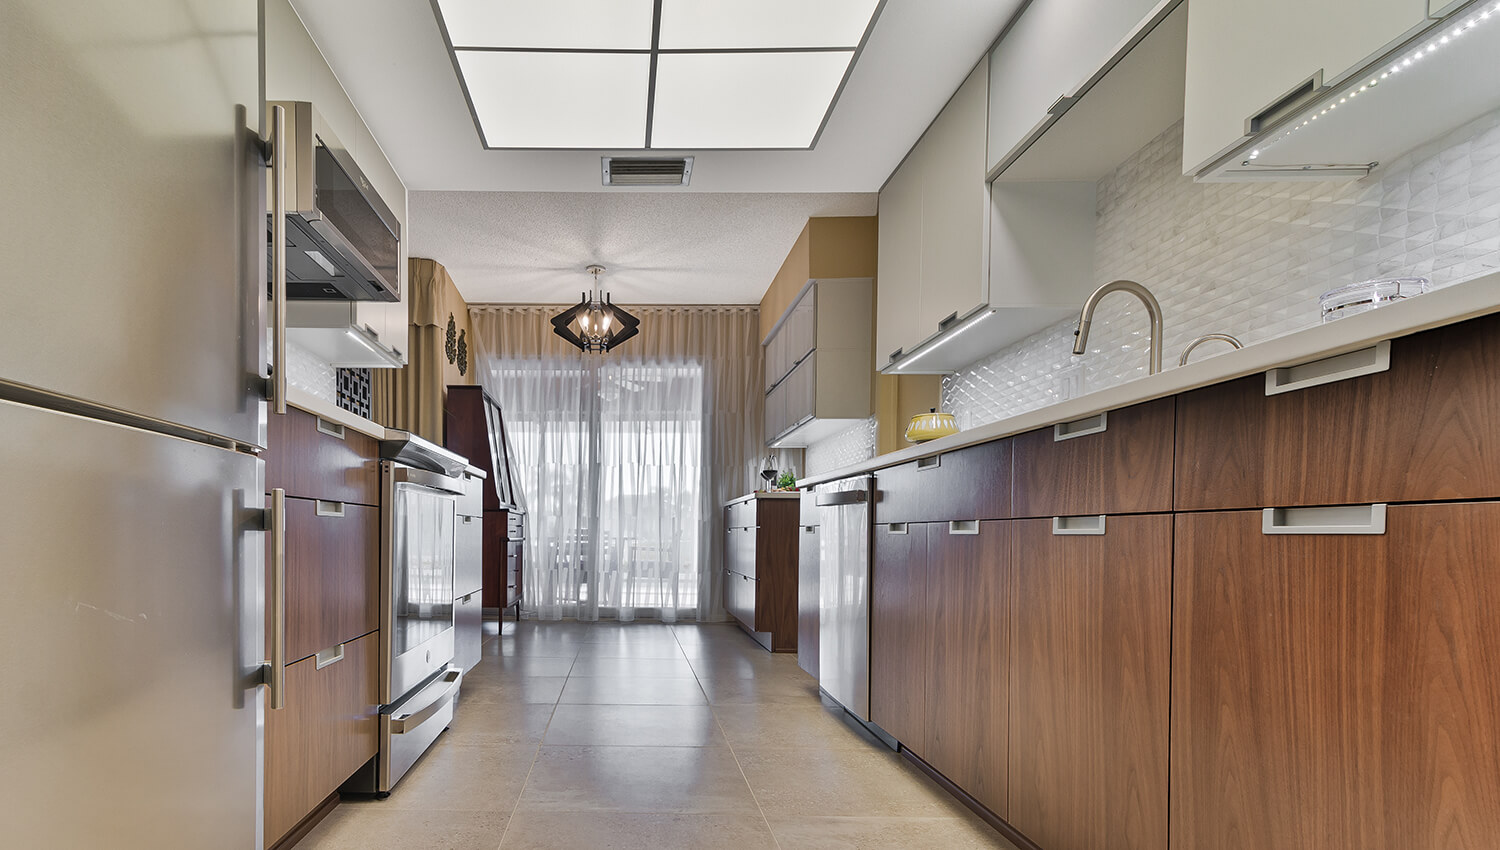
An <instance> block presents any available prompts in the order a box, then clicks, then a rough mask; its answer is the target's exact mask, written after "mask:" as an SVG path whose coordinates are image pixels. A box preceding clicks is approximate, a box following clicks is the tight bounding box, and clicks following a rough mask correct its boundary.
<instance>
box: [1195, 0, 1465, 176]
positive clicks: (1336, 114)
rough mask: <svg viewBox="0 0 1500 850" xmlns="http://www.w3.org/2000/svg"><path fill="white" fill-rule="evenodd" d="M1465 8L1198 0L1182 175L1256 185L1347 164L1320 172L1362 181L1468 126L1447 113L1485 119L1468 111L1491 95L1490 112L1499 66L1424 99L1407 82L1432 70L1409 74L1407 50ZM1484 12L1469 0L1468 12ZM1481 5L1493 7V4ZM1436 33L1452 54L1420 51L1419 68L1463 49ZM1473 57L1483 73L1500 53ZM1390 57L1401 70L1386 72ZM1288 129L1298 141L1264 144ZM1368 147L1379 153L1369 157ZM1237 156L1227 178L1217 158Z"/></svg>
mask: <svg viewBox="0 0 1500 850" xmlns="http://www.w3.org/2000/svg"><path fill="white" fill-rule="evenodd" d="M1429 6H1430V7H1431V8H1429ZM1457 8H1458V4H1454V3H1451V2H1443V0H1362V2H1358V3H1352V2H1349V0H1314V2H1307V0H1264V2H1260V3H1243V2H1232V0H1192V13H1191V15H1190V17H1189V23H1188V49H1187V90H1186V98H1185V104H1186V116H1185V120H1184V124H1183V148H1182V166H1183V172H1184V173H1186V174H1192V175H1200V176H1203V175H1205V174H1206V173H1207V172H1213V173H1212V174H1211V175H1209V176H1211V177H1213V178H1215V179H1243V178H1244V177H1246V176H1250V175H1251V173H1253V172H1261V173H1260V174H1259V175H1258V176H1259V177H1260V179H1287V178H1288V177H1289V176H1295V174H1291V175H1288V174H1276V173H1275V169H1276V168H1278V167H1282V168H1286V169H1288V170H1307V171H1319V172H1322V171H1325V170H1326V167H1327V166H1340V167H1341V169H1340V170H1339V171H1336V172H1334V173H1320V174H1317V175H1314V176H1315V177H1321V178H1322V179H1328V178H1329V177H1338V176H1346V177H1357V176H1362V175H1363V173H1364V172H1367V171H1368V170H1369V168H1370V167H1373V166H1372V164H1374V163H1377V162H1378V161H1380V160H1381V159H1382V158H1384V159H1390V158H1394V156H1396V155H1399V154H1400V153H1404V152H1405V151H1406V150H1409V149H1410V148H1411V147H1413V146H1415V145H1416V144H1419V143H1421V142H1423V141H1426V140H1428V139H1430V138H1433V137H1435V136H1437V135H1439V134H1440V133H1441V132H1442V131H1443V130H1444V129H1446V128H1449V127H1453V126H1457V124H1458V123H1461V120H1459V119H1458V118H1453V119H1447V118H1443V117H1441V114H1442V113H1447V112H1453V111H1455V110H1458V111H1464V112H1465V113H1466V114H1467V115H1468V117H1472V116H1474V115H1477V114H1480V113H1479V111H1476V110H1473V109H1468V108H1467V107H1468V103H1467V102H1468V101H1471V100H1472V99H1473V98H1474V97H1475V95H1476V94H1480V93H1485V90H1488V92H1487V95H1488V96H1487V97H1486V98H1485V102H1486V103H1488V104H1489V108H1494V106H1495V103H1494V101H1495V98H1494V94H1495V90H1494V87H1493V86H1488V85H1485V84H1484V83H1483V82H1482V81H1483V80H1484V79H1485V77H1486V76H1488V75H1490V73H1492V70H1493V65H1492V64H1490V65H1489V67H1490V68H1491V72H1489V73H1487V72H1484V71H1479V72H1478V74H1477V79H1476V77H1475V76H1471V75H1469V74H1468V71H1465V72H1464V73H1463V74H1461V75H1460V76H1459V77H1458V82H1459V85H1457V86H1455V87H1452V88H1448V87H1436V86H1429V87H1426V88H1425V92H1426V93H1425V94H1421V95H1410V94H1405V90H1406V89H1409V88H1411V83H1410V82H1408V81H1407V80H1406V79H1402V77H1403V76H1404V75H1406V76H1414V75H1416V74H1419V73H1426V71H1424V70H1423V69H1421V68H1413V67H1412V63H1408V62H1406V59H1407V58H1411V57H1409V56H1403V55H1402V53H1401V52H1402V51H1403V50H1405V49H1408V48H1411V49H1421V48H1425V47H1426V41H1424V40H1421V39H1418V40H1417V43H1409V42H1410V41H1411V40H1412V39H1414V38H1415V37H1417V36H1421V35H1423V29H1424V28H1425V27H1428V26H1431V25H1433V24H1435V21H1433V20H1430V19H1429V15H1443V14H1448V13H1450V12H1452V11H1453V10H1454V9H1457ZM1480 8H1481V6H1480V5H1476V4H1470V7H1469V9H1467V10H1465V12H1466V13H1467V12H1469V11H1480ZM1482 8H1485V9H1492V8H1493V2H1491V3H1489V4H1488V5H1483V6H1482ZM1490 28H1491V27H1488V26H1484V27H1480V29H1490ZM1431 37H1432V40H1433V42H1434V44H1433V46H1434V49H1436V47H1438V46H1440V45H1441V46H1443V48H1444V55H1438V56H1434V57H1428V56H1425V55H1424V57H1422V58H1421V59H1420V63H1419V64H1423V66H1424V68H1425V67H1427V66H1447V67H1449V68H1452V67H1453V65H1454V63H1453V61H1452V60H1451V59H1450V58H1448V56H1447V55H1446V54H1447V53H1448V52H1449V51H1450V50H1452V51H1458V50H1461V49H1463V48H1462V47H1461V45H1462V44H1464V43H1467V42H1465V41H1464V40H1463V39H1452V41H1453V48H1451V49H1450V48H1448V47H1447V45H1448V44H1449V41H1450V35H1449V34H1448V33H1447V32H1446V28H1442V29H1439V30H1438V31H1435V32H1433V33H1432V34H1431ZM1474 40H1477V38H1476V39H1469V41H1474ZM1470 46H1471V47H1472V46H1473V45H1470ZM1423 53H1424V54H1426V53H1427V51H1426V50H1425V49H1423ZM1474 55H1475V58H1476V60H1477V61H1478V62H1479V64H1478V65H1476V66H1474V67H1475V69H1478V68H1482V67H1484V66H1485V65H1486V64H1489V63H1493V61H1494V52H1493V48H1491V49H1489V50H1485V51H1481V52H1479V53H1475V54H1474ZM1392 58H1394V59H1395V60H1396V66H1397V68H1398V70H1397V72H1396V73H1395V74H1394V75H1391V74H1385V73H1384V72H1385V71H1389V70H1390V68H1389V67H1387V65H1386V63H1387V62H1389V61H1391V59H1392ZM1377 62H1379V63H1381V64H1379V65H1376V64H1375V63H1377ZM1408 71H1411V72H1412V74H1410V75H1408V74H1407V72H1408ZM1476 90H1478V91H1476ZM1351 93H1352V94H1351ZM1325 107H1326V110H1325ZM1315 117H1316V118H1317V119H1319V121H1320V123H1319V125H1317V126H1314V125H1313V121H1314V118H1315ZM1351 119H1352V123H1351ZM1330 124H1332V125H1333V126H1330ZM1303 127H1307V128H1309V129H1308V130H1305V131H1304V130H1302V128H1303ZM1292 128H1296V129H1297V130H1298V132H1297V134H1296V135H1297V136H1298V137H1299V138H1298V139H1297V140H1296V141H1297V144H1295V145H1294V144H1291V143H1287V144H1283V143H1281V142H1279V141H1275V142H1274V144H1273V145H1269V146H1268V145H1266V144H1265V143H1266V142H1273V140H1276V137H1277V136H1280V135H1282V133H1283V131H1284V130H1286V129H1292ZM1372 141H1373V142H1374V143H1375V144H1376V145H1377V147H1376V148H1375V149H1368V148H1367V147H1366V145H1367V144H1368V143H1369V142H1372ZM1299 147H1300V150H1299ZM1273 148H1274V150H1273ZM1262 150H1263V151H1264V155H1262ZM1231 154H1232V155H1233V157H1232V162H1231V163H1230V164H1231V165H1232V166H1233V167H1234V168H1235V170H1236V171H1238V172H1240V173H1239V175H1238V176H1236V175H1230V174H1225V173H1224V169H1223V166H1224V163H1223V162H1221V160H1222V159H1223V158H1224V157H1226V156H1228V155H1231ZM1252 154H1254V156H1252ZM1305 167H1306V168H1305Z"/></svg>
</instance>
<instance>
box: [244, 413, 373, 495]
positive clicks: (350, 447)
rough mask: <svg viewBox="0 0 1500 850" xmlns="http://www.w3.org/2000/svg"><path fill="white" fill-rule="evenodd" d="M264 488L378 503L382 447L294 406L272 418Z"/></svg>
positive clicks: (356, 432) (288, 493)
mask: <svg viewBox="0 0 1500 850" xmlns="http://www.w3.org/2000/svg"><path fill="white" fill-rule="evenodd" d="M266 441H267V443H268V445H267V447H266V451H265V454H264V458H265V461H266V489H267V490H274V489H276V488H277V487H280V488H282V489H284V490H286V494H287V495H288V496H297V497H299V498H303V499H331V500H333V501H338V502H354V503H355V504H360V505H379V504H380V445H379V444H378V443H377V442H376V440H375V438H374V437H370V436H367V435H365V434H361V433H359V432H358V431H355V430H354V429H352V428H346V427H344V426H343V425H339V424H337V423H332V422H327V421H325V420H322V419H319V418H318V417H316V416H313V415H312V414H311V413H307V412H304V411H301V410H297V409H295V408H289V409H288V410H287V412H286V415H285V416H271V417H269V422H268V423H267V428H266Z"/></svg>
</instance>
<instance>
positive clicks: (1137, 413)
mask: <svg viewBox="0 0 1500 850" xmlns="http://www.w3.org/2000/svg"><path fill="white" fill-rule="evenodd" d="M1175 401H1176V400H1175V399H1172V398H1163V399H1157V400H1156V401H1148V402H1146V403H1145V404H1137V405H1134V406H1133V407H1127V408H1124V409H1121V410H1111V411H1109V412H1107V413H1102V414H1099V415H1098V416H1090V417H1088V418H1086V419H1081V420H1077V421H1074V422H1064V423H1060V424H1058V425H1054V426H1051V427H1048V428H1042V429H1039V430H1036V431H1031V432H1028V433H1026V434H1021V435H1019V436H1017V437H1015V438H1013V440H1014V443H1015V448H1014V449H1013V451H1014V458H1015V461H1014V462H1015V468H1014V471H1013V473H1012V474H1013V475H1014V480H1015V484H1014V497H1013V510H1014V515H1015V516H1018V517H1051V516H1072V515H1078V514H1119V513H1146V512H1152V511H1170V510H1172V444H1173V434H1172V429H1173V425H1174V419H1173V409H1174V403H1175Z"/></svg>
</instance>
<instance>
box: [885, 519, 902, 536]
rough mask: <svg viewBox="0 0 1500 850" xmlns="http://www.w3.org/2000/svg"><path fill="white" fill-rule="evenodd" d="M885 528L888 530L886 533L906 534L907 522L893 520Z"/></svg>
mask: <svg viewBox="0 0 1500 850" xmlns="http://www.w3.org/2000/svg"><path fill="white" fill-rule="evenodd" d="M885 530H886V533H888V534H905V533H906V523H904V522H892V523H888V524H887V525H886V527H885Z"/></svg>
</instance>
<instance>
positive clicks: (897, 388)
mask: <svg viewBox="0 0 1500 850" xmlns="http://www.w3.org/2000/svg"><path fill="white" fill-rule="evenodd" d="M942 397H943V376H942V375H881V376H879V377H878V378H876V381H875V453H876V454H882V455H883V454H890V453H891V452H894V451H899V450H900V449H904V448H907V447H908V446H912V445H915V444H914V443H911V442H908V441H907V439H906V437H905V436H904V435H905V434H906V426H907V424H908V423H909V422H911V418H912V417H913V416H916V415H917V414H918V413H926V412H927V411H928V410H930V409H932V408H934V407H937V406H938V403H939V402H940V401H941V400H942Z"/></svg>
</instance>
